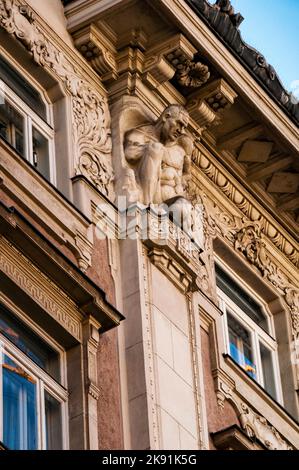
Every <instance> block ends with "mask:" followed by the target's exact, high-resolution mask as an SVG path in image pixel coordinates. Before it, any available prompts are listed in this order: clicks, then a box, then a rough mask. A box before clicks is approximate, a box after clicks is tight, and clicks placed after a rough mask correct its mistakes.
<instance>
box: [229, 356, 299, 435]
mask: <svg viewBox="0 0 299 470" xmlns="http://www.w3.org/2000/svg"><path fill="white" fill-rule="evenodd" d="M223 358H224V360H225V362H226V364H227V365H228V366H229V367H230V368H231V369H233V371H234V372H235V373H236V374H237V375H238V376H239V378H240V380H242V381H243V382H246V384H247V385H248V386H249V387H250V388H251V389H253V391H255V392H256V394H257V395H259V396H260V397H261V398H262V400H263V401H265V402H266V403H267V404H268V405H269V406H271V408H272V409H274V410H275V409H276V411H277V413H278V414H279V415H280V416H282V414H283V415H284V419H287V421H290V420H291V422H290V425H291V426H292V427H294V426H296V428H298V426H299V422H298V421H297V419H296V418H295V417H294V416H292V415H291V414H290V413H289V412H288V411H287V410H286V409H285V408H284V406H283V405H281V404H280V403H279V402H278V401H276V400H275V399H274V398H273V397H272V396H271V395H270V394H269V393H268V392H267V391H266V390H265V389H264V388H263V387H262V386H261V385H260V384H259V383H258V382H257V381H256V380H254V379H253V378H252V377H250V376H249V375H248V374H247V373H246V372H245V370H244V369H243V368H242V367H241V366H240V365H239V364H238V363H237V362H236V361H235V360H234V359H233V358H232V357H231V356H230V355H229V354H223ZM244 398H246V397H244ZM297 430H298V429H297Z"/></svg>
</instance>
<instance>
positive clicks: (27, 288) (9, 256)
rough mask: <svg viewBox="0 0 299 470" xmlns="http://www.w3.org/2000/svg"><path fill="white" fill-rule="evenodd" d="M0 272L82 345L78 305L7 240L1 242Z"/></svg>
mask: <svg viewBox="0 0 299 470" xmlns="http://www.w3.org/2000/svg"><path fill="white" fill-rule="evenodd" d="M0 269H1V271H2V272H4V274H5V275H6V276H8V277H9V278H10V279H11V280H12V281H13V282H14V283H15V284H16V285H17V286H18V287H19V288H21V289H22V290H23V291H24V292H26V293H27V294H28V295H29V296H30V297H31V298H32V299H33V300H34V301H35V302H36V303H37V304H38V305H40V306H41V307H42V308H43V310H45V312H47V313H48V315H50V316H51V317H52V318H54V320H55V321H57V322H58V323H59V324H60V325H61V326H62V327H63V328H64V329H65V330H66V331H68V332H69V333H70V334H71V335H72V336H73V337H75V338H76V339H77V340H78V341H81V328H80V317H81V314H80V313H79V311H78V309H77V307H76V305H75V304H74V303H73V302H72V300H71V299H69V298H68V297H67V296H66V295H65V294H64V293H63V292H62V291H60V290H59V289H58V287H57V286H55V284H53V282H52V281H51V280H50V279H48V278H47V277H46V276H45V275H44V274H43V273H42V272H41V271H40V270H39V269H38V268H37V267H36V266H34V265H33V264H32V263H31V262H30V261H29V260H28V259H27V258H25V257H24V256H23V255H22V254H21V253H20V252H19V251H18V250H17V249H16V248H15V247H13V245H11V243H9V242H8V241H7V240H5V238H3V237H1V238H0ZM71 312H74V313H73V314H72V313H71ZM75 315H77V316H78V318H77V319H76V318H75Z"/></svg>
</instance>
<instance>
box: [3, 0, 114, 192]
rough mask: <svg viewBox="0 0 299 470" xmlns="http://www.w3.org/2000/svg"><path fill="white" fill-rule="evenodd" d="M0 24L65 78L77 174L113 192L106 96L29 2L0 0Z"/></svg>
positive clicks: (37, 59) (40, 61)
mask: <svg viewBox="0 0 299 470" xmlns="http://www.w3.org/2000/svg"><path fill="white" fill-rule="evenodd" d="M0 27H2V28H3V29H4V30H5V31H6V32H7V33H8V34H11V35H14V36H15V37H16V38H17V39H18V40H19V41H20V42H22V44H23V45H24V46H25V47H26V49H27V50H28V51H29V52H30V53H31V54H32V56H33V59H34V61H35V62H36V63H37V64H38V65H41V66H42V67H48V68H49V69H50V70H51V71H52V72H54V73H55V74H56V75H57V76H58V77H59V78H60V80H62V81H63V83H64V85H65V87H66V89H67V90H68V92H69V93H70V94H71V96H72V108H73V131H74V138H75V139H74V140H75V145H74V149H75V162H74V167H75V174H76V175H79V174H81V175H84V176H85V177H86V178H87V179H88V180H90V181H91V182H92V183H93V184H94V185H95V186H96V187H97V188H98V189H99V190H100V191H101V192H102V193H104V194H105V195H107V196H112V194H113V192H112V180H113V170H112V164H111V149H112V143H111V136H110V122H109V109H108V104H107V100H106V99H105V98H104V97H102V96H101V95H100V94H99V93H97V92H96V91H95V90H94V89H92V88H91V87H90V85H89V84H88V83H87V82H85V81H84V80H83V79H82V78H80V73H79V72H78V70H77V69H76V68H75V67H74V66H73V65H72V64H71V63H70V62H69V61H68V60H67V59H66V57H65V55H64V54H63V52H61V51H59V50H58V49H57V48H56V47H55V46H54V45H53V44H52V43H51V42H50V41H49V40H48V39H47V38H46V37H45V35H44V34H43V33H42V32H41V30H40V28H39V27H38V26H37V24H36V18H35V15H34V13H33V12H32V10H31V9H30V8H29V7H28V6H27V5H22V4H20V3H19V2H17V1H16V0H0Z"/></svg>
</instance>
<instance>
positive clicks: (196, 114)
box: [186, 78, 238, 130]
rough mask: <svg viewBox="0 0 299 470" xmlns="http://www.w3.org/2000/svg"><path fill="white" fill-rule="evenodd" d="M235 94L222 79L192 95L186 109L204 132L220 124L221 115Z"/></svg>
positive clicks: (232, 100)
mask: <svg viewBox="0 0 299 470" xmlns="http://www.w3.org/2000/svg"><path fill="white" fill-rule="evenodd" d="M237 96H238V95H237V93H236V92H235V91H234V90H233V89H232V88H231V87H230V86H229V85H228V83H227V82H226V81H225V80H223V79H222V78H220V79H218V80H215V81H213V82H212V83H209V84H208V85H205V86H203V87H201V88H200V89H198V90H197V91H195V92H194V93H192V94H191V95H190V97H189V100H188V102H187V105H186V108H187V110H188V112H189V114H190V116H191V118H192V119H193V120H194V121H195V122H196V124H197V125H198V126H199V127H200V128H201V129H202V130H205V129H207V128H208V127H211V126H212V125H213V126H215V125H218V124H220V121H221V118H222V115H223V113H224V111H225V110H226V109H228V108H229V107H230V106H231V105H232V104H233V103H234V102H235V99H236V98H237Z"/></svg>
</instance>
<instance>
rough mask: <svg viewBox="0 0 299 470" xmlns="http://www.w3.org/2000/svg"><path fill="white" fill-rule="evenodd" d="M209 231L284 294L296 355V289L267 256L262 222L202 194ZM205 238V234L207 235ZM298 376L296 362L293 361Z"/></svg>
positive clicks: (298, 335)
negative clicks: (252, 219) (234, 213)
mask: <svg viewBox="0 0 299 470" xmlns="http://www.w3.org/2000/svg"><path fill="white" fill-rule="evenodd" d="M201 197H202V201H203V204H204V207H205V213H206V217H207V224H208V230H209V235H210V236H211V237H212V238H215V237H216V236H217V235H219V236H220V237H222V238H225V239H226V240H227V241H228V242H229V243H230V245H231V246H233V248H234V249H235V250H236V251H239V252H240V253H242V254H243V255H244V256H245V257H246V259H247V260H248V261H249V262H250V263H251V264H252V265H254V266H255V267H256V268H257V269H258V270H259V271H260V272H261V274H262V275H263V277H264V278H265V279H267V280H268V281H269V282H270V283H271V284H272V285H273V286H274V287H275V288H276V289H277V290H278V292H279V293H280V294H281V295H283V296H284V300H285V302H286V304H287V305H288V307H289V309H290V314H291V321H292V333H293V340H294V347H295V354H296V357H297V356H298V354H299V350H298V348H299V289H298V287H296V286H295V285H294V284H292V282H291V281H290V280H289V279H288V277H287V276H286V275H285V274H284V272H283V271H282V269H280V268H279V267H278V266H277V265H276V264H275V263H274V262H273V260H272V259H271V258H270V256H269V254H268V252H267V250H266V247H265V242H264V240H263V234H262V229H261V224H260V223H259V222H253V221H250V220H248V219H246V218H241V217H237V216H234V215H232V214H230V213H228V212H227V211H225V210H224V209H222V208H220V207H219V206H217V204H215V203H214V202H213V201H212V200H211V199H210V198H208V197H207V195H206V194H202V195H201ZM207 238H208V237H207ZM295 365H296V370H297V380H298V381H299V364H298V361H297V360H296V361H295Z"/></svg>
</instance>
